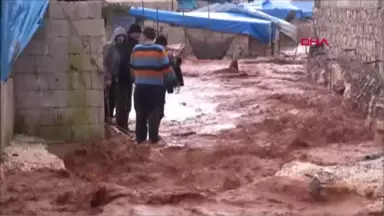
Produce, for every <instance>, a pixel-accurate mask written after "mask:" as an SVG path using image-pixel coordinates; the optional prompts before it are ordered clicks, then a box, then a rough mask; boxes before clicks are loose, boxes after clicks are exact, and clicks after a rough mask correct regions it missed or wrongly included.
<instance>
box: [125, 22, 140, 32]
mask: <svg viewBox="0 0 384 216" xmlns="http://www.w3.org/2000/svg"><path fill="white" fill-rule="evenodd" d="M141 32H142V31H141V27H140V25H138V24H136V23H134V24H132V25H131V27H129V30H128V34H133V33H141Z"/></svg>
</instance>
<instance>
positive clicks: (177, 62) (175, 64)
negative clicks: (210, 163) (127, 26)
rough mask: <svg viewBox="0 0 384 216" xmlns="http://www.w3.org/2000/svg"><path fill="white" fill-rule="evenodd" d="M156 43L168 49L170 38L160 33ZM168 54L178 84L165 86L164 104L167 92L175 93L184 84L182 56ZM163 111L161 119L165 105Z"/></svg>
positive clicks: (162, 111)
mask: <svg viewBox="0 0 384 216" xmlns="http://www.w3.org/2000/svg"><path fill="white" fill-rule="evenodd" d="M155 43H156V44H159V45H161V46H163V47H164V49H166V47H167V45H168V40H167V38H166V37H165V36H163V35H159V36H158V37H157V38H156V40H155ZM167 55H168V58H169V62H170V63H171V66H172V69H173V71H174V73H175V75H176V79H177V82H176V83H175V84H176V85H170V84H168V85H167V86H165V89H164V92H163V97H162V99H163V101H164V105H165V98H166V96H165V95H166V92H168V94H173V93H174V89H175V88H180V86H184V79H183V74H182V71H181V63H182V61H181V58H180V57H175V56H173V55H170V54H169V53H167ZM161 113H162V114H161V119H162V118H163V117H164V106H162V109H161Z"/></svg>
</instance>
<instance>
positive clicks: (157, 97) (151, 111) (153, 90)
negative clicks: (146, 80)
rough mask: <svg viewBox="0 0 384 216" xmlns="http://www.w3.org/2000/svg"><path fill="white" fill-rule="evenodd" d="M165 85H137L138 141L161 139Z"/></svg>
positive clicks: (135, 100)
mask: <svg viewBox="0 0 384 216" xmlns="http://www.w3.org/2000/svg"><path fill="white" fill-rule="evenodd" d="M163 89H164V87H163V86H156V85H136V87H135V92H134V95H133V97H134V103H135V111H136V141H137V142H138V143H141V142H143V141H146V140H147V135H149V139H150V141H151V142H152V143H156V142H158V141H159V127H160V120H161V118H162V114H163V113H162V109H163V106H164V100H163Z"/></svg>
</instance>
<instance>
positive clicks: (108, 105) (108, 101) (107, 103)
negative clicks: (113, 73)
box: [104, 79, 116, 119]
mask: <svg viewBox="0 0 384 216" xmlns="http://www.w3.org/2000/svg"><path fill="white" fill-rule="evenodd" d="M106 94H108V95H105V100H104V116H105V118H106V119H107V118H112V117H113V111H114V110H115V104H116V80H115V79H113V80H112V82H111V86H109V89H108V90H107V91H106Z"/></svg>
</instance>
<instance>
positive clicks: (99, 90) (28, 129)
mask: <svg viewBox="0 0 384 216" xmlns="http://www.w3.org/2000/svg"><path fill="white" fill-rule="evenodd" d="M101 8H102V2H97V1H88V2H55V1H51V4H50V6H49V10H48V14H47V16H46V19H45V25H44V26H43V27H42V28H40V29H39V30H38V32H37V34H36V35H35V36H34V37H33V39H32V40H31V42H30V43H29V45H28V46H27V48H26V49H25V50H24V52H23V53H22V55H21V56H20V57H19V58H18V60H17V61H16V63H15V66H14V68H13V70H14V81H15V95H16V117H15V130H16V132H19V133H25V134H28V135H35V136H40V137H43V138H47V139H53V140H84V139H92V138H99V137H103V136H104V108H103V105H104V103H103V98H104V91H103V75H102V72H101V71H99V70H98V69H99V67H97V65H98V66H100V68H101V69H102V47H103V44H104V43H105V29H104V20H103V19H102V17H101ZM62 10H64V11H65V12H66V13H63V11H62ZM67 16H68V17H67ZM68 18H69V20H70V21H69V20H68ZM91 57H92V58H93V59H94V61H91Z"/></svg>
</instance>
